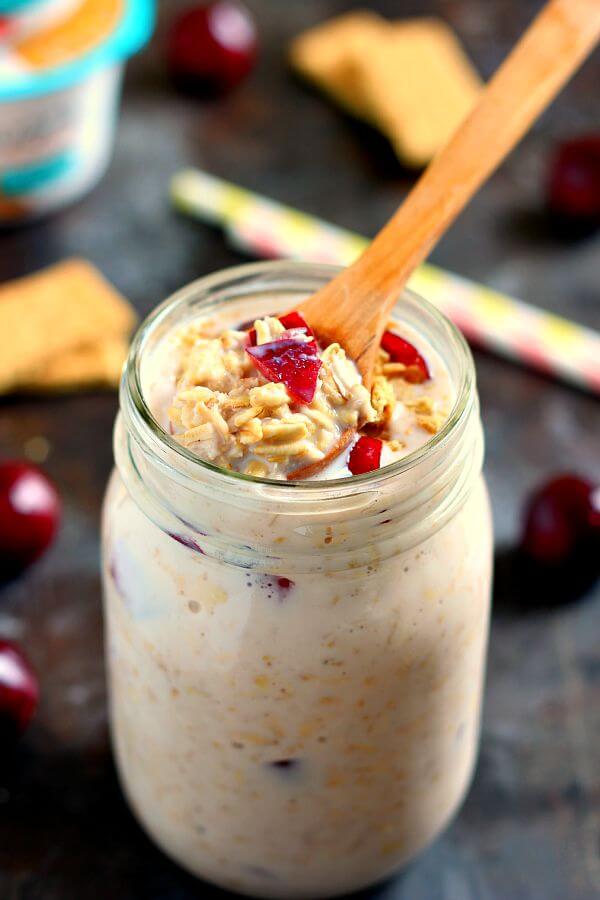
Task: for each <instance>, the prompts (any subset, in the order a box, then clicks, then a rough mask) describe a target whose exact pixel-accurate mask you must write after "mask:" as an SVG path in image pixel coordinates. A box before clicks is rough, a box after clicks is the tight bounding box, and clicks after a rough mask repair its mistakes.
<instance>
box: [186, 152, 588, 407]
mask: <svg viewBox="0 0 600 900" xmlns="http://www.w3.org/2000/svg"><path fill="white" fill-rule="evenodd" d="M171 197H172V200H173V203H174V204H175V206H176V207H177V208H178V209H179V210H181V211H182V212H185V213H188V214H190V215H192V216H195V217H196V218H199V219H202V220H203V221H205V222H210V223H212V224H214V225H218V226H220V227H222V228H224V229H225V231H226V233H227V234H228V236H229V238H230V239H231V240H232V242H233V243H234V244H235V245H236V246H237V247H239V248H240V249H242V250H243V251H244V252H248V253H250V254H251V255H254V256H259V257H267V258H290V259H299V260H305V261H309V262H326V263H335V264H337V265H344V266H345V265H349V264H350V263H351V262H353V261H354V260H355V259H356V257H357V256H358V255H359V254H360V253H361V252H362V251H363V250H364V249H365V247H366V246H367V244H368V240H367V239H366V238H364V237H361V236H359V235H357V234H353V233H352V232H351V231H346V230H345V229H343V228H337V227H336V226H334V225H330V224H328V223H327V222H324V221H323V220H321V219H317V218H314V217H313V216H309V215H306V214H305V213H302V212H299V211H298V210H295V209H290V208H289V207H287V206H284V205H282V204H280V203H276V202H274V201H273V200H268V199H266V198H265V197H261V196H260V195H258V194H254V193H252V192H251V191H247V190H244V189H243V188H240V187H237V186H236V185H233V184H230V183H229V182H227V181H223V180H222V179H220V178H215V177H214V176H213V175H207V174H206V173H204V172H200V171H198V170H196V169H186V170H184V171H182V172H179V173H178V174H176V175H175V176H174V178H173V180H172V182H171ZM409 287H410V288H412V289H413V290H414V291H416V292H417V293H419V294H421V295H422V296H423V297H426V298H427V299H428V300H429V301H430V302H431V303H433V304H435V306H437V307H438V309H440V310H441V311H442V312H443V313H444V314H445V315H446V316H448V318H449V319H451V320H452V321H453V322H454V324H455V325H456V326H457V327H458V328H460V330H461V331H462V332H463V334H464V335H465V337H466V338H467V339H468V340H470V341H471V342H472V343H474V344H476V345H477V346H480V347H484V348H486V349H488V350H492V351H494V352H495V353H497V354H498V355H499V356H502V357H504V358H506V359H510V360H515V361H517V362H519V363H522V364H525V365H527V366H529V367H531V368H533V369H537V370H538V371H540V372H543V373H544V374H546V375H552V376H554V377H556V378H560V379H562V380H564V381H568V382H570V383H571V384H575V385H577V386H579V387H583V388H585V389H587V390H589V391H592V392H595V393H597V394H600V334H598V333H597V332H595V331H592V330H591V329H589V328H584V327H583V326H582V325H576V324H575V323H574V322H570V321H569V320H568V319H564V318H562V317H561V316H556V315H554V314H552V313H549V312H545V311H544V310H540V309H537V308H535V307H533V306H529V305H528V304H527V303H523V302H522V301H520V300H515V299H514V298H512V297H507V296H506V295H504V294H501V293H499V292H498V291H494V290H492V289H491V288H487V287H485V286H484V285H481V284H477V283H476V282H474V281H470V280H469V279H467V278H462V277H461V276H459V275H454V274H453V273H451V272H447V271H445V270H444V269H440V268H438V267H437V266H432V265H430V264H429V263H426V264H424V265H421V266H420V267H419V268H418V269H417V270H416V272H415V273H414V274H413V276H412V278H411V279H410V281H409Z"/></svg>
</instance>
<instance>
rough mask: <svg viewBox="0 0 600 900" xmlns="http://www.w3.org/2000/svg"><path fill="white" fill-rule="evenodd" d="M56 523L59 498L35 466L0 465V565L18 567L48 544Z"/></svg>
mask: <svg viewBox="0 0 600 900" xmlns="http://www.w3.org/2000/svg"><path fill="white" fill-rule="evenodd" d="M59 521H60V499H59V496H58V492H57V490H56V488H55V487H54V485H53V484H52V482H51V481H50V480H49V479H48V478H47V477H46V475H44V473H43V472H42V471H40V469H38V468H36V466H32V465H31V464H30V463H27V462H20V461H18V460H10V461H7V462H4V463H0V566H1V567H2V568H3V569H5V570H11V571H12V570H13V569H18V568H22V567H24V566H26V565H29V563H32V562H33V561H34V560H35V559H37V558H38V557H39V556H41V554H42V553H43V552H44V550H45V549H46V548H47V547H48V546H49V545H50V543H51V542H52V540H53V538H54V536H55V534H56V532H57V529H58V525H59Z"/></svg>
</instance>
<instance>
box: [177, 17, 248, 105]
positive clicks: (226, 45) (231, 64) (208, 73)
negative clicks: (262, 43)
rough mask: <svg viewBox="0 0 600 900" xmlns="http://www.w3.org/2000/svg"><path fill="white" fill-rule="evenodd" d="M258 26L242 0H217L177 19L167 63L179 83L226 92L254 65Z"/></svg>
mask: <svg viewBox="0 0 600 900" xmlns="http://www.w3.org/2000/svg"><path fill="white" fill-rule="evenodd" d="M257 51H258V41H257V33H256V26H255V24H254V20H253V18H252V16H251V14H250V12H249V10H248V9H247V8H246V7H245V6H244V5H243V4H242V3H241V2H239V0H214V2H212V3H204V4H201V5H199V6H195V7H192V8H191V9H188V10H186V11H185V12H183V13H182V14H181V15H180V16H178V17H177V18H176V19H175V22H174V23H173V25H172V27H171V32H170V35H169V39H168V63H169V68H170V70H171V73H172V75H173V77H174V79H175V81H176V82H177V84H178V85H179V86H180V87H182V88H184V89H186V90H188V91H193V92H195V93H200V94H204V95H207V96H211V95H218V94H223V93H225V92H227V91H229V90H231V89H232V88H233V87H235V85H237V84H238V83H239V82H240V81H242V79H243V78H245V76H246V75H248V73H249V72H250V71H251V70H252V68H253V67H254V63H255V61H256V56H257Z"/></svg>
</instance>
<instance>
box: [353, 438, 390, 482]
mask: <svg viewBox="0 0 600 900" xmlns="http://www.w3.org/2000/svg"><path fill="white" fill-rule="evenodd" d="M382 447H383V444H382V442H381V441H380V440H379V439H378V438H372V437H361V438H359V439H358V441H357V442H356V444H355V445H354V447H353V448H352V450H351V451H350V457H349V458H348V468H349V469H350V471H351V472H352V474H353V475H363V474H364V473H365V472H373V471H374V470H375V469H378V468H379V465H380V463H381V450H382Z"/></svg>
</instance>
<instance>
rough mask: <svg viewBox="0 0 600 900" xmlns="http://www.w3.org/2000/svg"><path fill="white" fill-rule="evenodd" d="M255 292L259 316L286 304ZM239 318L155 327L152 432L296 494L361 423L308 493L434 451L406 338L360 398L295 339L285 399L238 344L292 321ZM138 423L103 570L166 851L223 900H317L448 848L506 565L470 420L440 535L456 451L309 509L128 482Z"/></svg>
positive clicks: (329, 354) (265, 343)
mask: <svg viewBox="0 0 600 900" xmlns="http://www.w3.org/2000/svg"><path fill="white" fill-rule="evenodd" d="M268 300H269V298H267V302H268ZM258 301H260V302H261V306H260V307H257V306H254V305H249V307H248V308H249V309H250V310H252V309H256V308H260V309H262V310H264V309H270V308H272V309H278V308H282V309H286V308H289V306H290V305H291V302H290V301H289V299H288V302H287V303H286V302H285V301H284V302H282V304H281V306H280V307H279V306H278V305H274V306H272V307H270V306H268V305H267V303H266V302H265V299H264V298H261V297H260V295H258ZM247 302H248V303H249V304H250V303H251V301H247ZM239 313H240V309H239V307H235V308H233V309H232V310H231V318H230V319H227V318H220V319H214V320H197V319H196V320H195V321H192V322H191V323H188V324H187V325H185V326H184V327H183V328H179V329H178V330H176V331H175V332H167V333H166V335H164V336H162V337H160V338H159V339H158V340H157V342H156V344H154V345H153V344H152V343H151V342H149V344H148V352H147V354H145V358H144V355H143V358H142V360H141V380H142V384H143V387H144V391H145V395H146V397H147V400H148V403H149V405H150V407H151V409H152V411H153V413H154V415H155V417H156V418H157V419H158V420H159V421H160V423H161V425H162V426H163V428H165V430H170V431H171V432H172V433H173V434H174V435H175V436H176V438H177V440H178V441H180V442H181V443H182V444H185V446H186V447H188V448H189V449H190V450H191V451H192V452H193V453H196V454H198V455H200V456H202V457H204V458H205V459H211V461H212V462H215V463H217V464H218V465H219V466H223V467H225V468H227V467H231V468H232V469H235V470H240V471H246V472H248V471H249V472H250V473H252V472H257V473H258V472H263V471H264V470H265V469H266V470H267V471H268V472H269V474H271V475H275V477H276V478H284V477H286V473H287V472H288V471H290V469H291V467H292V466H295V465H296V464H297V463H298V462H299V461H301V460H304V459H306V458H308V459H313V458H316V457H317V456H318V454H320V453H325V452H326V451H327V447H328V446H330V445H331V442H333V441H334V440H335V438H336V435H337V434H339V433H340V432H341V431H343V429H345V428H347V427H348V426H351V427H353V428H354V427H358V429H359V440H358V441H357V442H356V444H355V446H356V447H358V446H359V443H360V441H361V440H362V441H365V442H366V444H363V446H365V447H366V448H367V451H364V452H363V451H360V452H359V451H356V450H355V449H354V447H352V448H351V449H350V448H349V451H346V453H344V454H342V455H341V456H340V457H339V458H338V459H337V460H336V461H335V462H334V463H332V464H331V465H330V466H328V468H327V470H326V471H324V472H322V473H320V476H319V477H321V478H332V477H335V476H337V475H350V474H352V471H351V467H353V468H356V464H357V459H358V463H359V464H360V465H362V467H363V468H364V467H365V466H367V467H368V466H369V465H371V466H375V465H386V464H387V463H388V462H390V461H392V460H393V459H396V458H399V457H400V456H402V455H404V454H406V453H408V452H410V451H411V450H413V449H415V448H417V447H419V446H421V445H423V444H424V443H425V442H426V441H427V440H428V439H429V438H430V437H431V435H432V433H434V432H435V431H436V430H437V429H438V428H439V427H440V425H441V424H442V423H443V421H444V420H445V418H446V417H447V415H448V413H449V411H450V409H451V407H452V405H453V402H454V396H455V385H454V384H453V382H452V379H451V376H450V374H449V371H448V369H447V368H446V366H445V364H444V363H443V361H442V359H441V358H440V356H438V355H437V353H436V352H435V350H434V348H433V347H432V346H431V345H430V343H429V342H428V341H427V340H426V339H424V337H423V336H422V335H421V333H417V332H416V331H414V330H412V329H411V328H409V327H408V326H407V325H405V323H404V322H401V323H394V324H393V325H392V328H391V331H390V332H389V333H387V334H386V336H385V337H384V342H383V343H384V350H383V352H382V353H381V355H380V358H379V362H378V368H377V373H376V376H375V381H374V384H373V390H372V391H371V392H370V393H369V392H367V391H366V389H365V387H364V385H362V384H361V382H360V379H359V378H358V377H357V373H356V371H355V370H354V367H353V366H352V365H351V364H350V363H348V361H347V360H346V359H345V357H344V355H343V352H342V351H341V350H340V349H339V348H335V347H334V348H320V349H318V359H316V358H315V356H316V354H315V351H314V349H313V350H311V349H310V348H309V347H304V350H305V351H306V353H307V354H308V359H307V360H305V361H306V370H307V371H308V372H309V373H312V374H313V376H314V373H315V369H318V372H317V378H316V379H313V381H314V384H313V383H312V382H311V380H310V379H302V378H300V380H299V381H298V380H295V381H290V382H289V383H290V384H291V385H292V386H293V387H294V388H295V389H296V390H300V391H303V392H304V397H303V398H300V400H302V402H300V400H299V399H297V398H294V397H293V396H292V392H290V390H289V388H288V387H287V386H286V384H284V383H283V382H281V381H275V380H270V379H269V378H267V377H266V376H265V374H264V371H261V370H260V368H257V366H256V365H255V363H254V362H253V357H252V354H251V353H250V352H249V348H251V347H253V346H254V347H256V348H258V353H259V357H258V358H259V360H261V358H260V353H261V352H264V351H261V350H260V348H261V347H269V344H273V343H274V342H273V341H272V340H271V338H273V337H279V338H282V335H283V334H284V332H285V331H289V330H293V329H290V328H285V327H284V329H283V331H281V330H280V327H279V326H280V324H281V323H278V321H277V320H276V319H273V318H266V319H262V320H260V321H259V322H257V323H255V328H254V330H255V332H256V337H255V339H254V338H253V336H252V334H251V333H250V334H249V333H248V330H249V331H250V332H251V331H252V325H249V326H248V329H246V328H242V329H240V328H239V327H237V323H238V322H239V318H235V317H236V316H238V315H239ZM246 313H247V308H244V310H243V311H242V315H245V314H246ZM222 314H223V316H226V315H227V310H225V311H224V312H223V313H222ZM232 324H233V326H235V327H231V325H232ZM292 324H293V323H292ZM390 334H391V337H390V336H389V335H390ZM298 336H299V337H300V341H299V343H300V344H305V345H308V344H310V343H311V340H310V338H311V335H310V334H309V333H308V331H307V332H306V333H304V336H303V337H302V334H300V335H298ZM284 339H285V338H284ZM289 339H291V338H289ZM254 341H255V342H254ZM386 348H388V349H386ZM278 349H279V350H281V349H283V348H281V347H279V348H278ZM302 349H303V348H302V347H300V348H298V347H295V349H294V350H293V352H292V356H294V354H296V357H297V358H298V357H300V358H301V357H302V352H301V351H302ZM254 359H256V357H254ZM262 359H266V360H267V363H270V362H272V360H270V359H269V358H268V352H267V355H266V356H263V357H262ZM274 359H275V360H277V357H274ZM261 361H262V360H261ZM263 368H264V367H263ZM267 371H270V372H271V373H272V372H273V369H270V370H269V369H268V368H267ZM279 371H280V372H283V369H282V368H280V370H279ZM307 382H308V384H307ZM312 387H314V395H313V396H312V397H310V390H311V389H312ZM309 397H310V399H308V398H309ZM124 421H125V417H123V419H122V421H121V423H120V424H119V425H118V426H117V430H116V447H117V459H118V465H119V472H116V473H115V475H114V476H113V479H112V480H111V485H110V489H109V492H108V494H107V498H106V503H105V508H104V525H103V547H104V550H103V556H104V569H103V578H104V594H105V610H106V621H107V632H106V633H107V641H106V646H107V662H108V673H109V685H110V700H111V725H112V734H113V742H114V747H115V754H116V760H117V765H118V768H119V772H120V776H121V781H122V784H123V786H124V788H125V791H126V793H127V796H128V798H129V801H130V803H131V804H132V807H133V809H134V810H135V812H136V814H137V816H138V818H139V819H140V821H141V822H142V823H143V825H144V826H145V828H146V829H147V831H148V832H149V833H150V835H152V836H153V838H154V839H155V840H156V841H157V843H158V844H159V846H161V847H162V848H163V849H164V850H166V852H167V853H168V854H169V855H170V856H172V857H173V858H174V859H175V860H177V861H178V862H179V863H181V864H182V865H183V866H185V867H186V868H187V869H189V870H190V871H191V872H193V873H195V874H197V875H199V876H200V877H202V878H205V879H210V880H212V881H215V882H216V883H218V884H220V885H221V886H223V887H226V888H228V889H230V890H236V891H241V892H243V893H248V894H253V895H255V896H258V897H263V898H264V897H277V898H285V897H287V898H298V900H308V898H323V897H327V896H333V895H339V894H341V893H346V892H349V891H355V890H357V889H359V888H362V887H365V886H366V885H368V884H370V883H373V882H374V881H376V880H378V879H380V878H382V877H383V876H385V875H387V874H389V873H390V872H392V871H393V870H394V869H395V868H397V867H398V866H399V865H402V864H403V863H404V862H405V861H406V860H408V859H410V858H411V857H413V856H414V855H415V854H416V853H417V852H418V851H419V850H420V849H421V848H422V847H423V846H425V845H426V844H427V843H428V842H429V841H431V840H432V839H433V838H434V837H435V836H436V835H437V834H439V832H440V830H441V829H442V828H443V827H444V826H445V825H446V823H447V822H448V820H449V818H450V817H451V816H452V814H453V813H454V811H455V810H456V808H457V806H458V805H459V803H460V801H461V798H462V796H463V795H464V792H465V790H466V788H467V785H468V782H469V778H470V775H471V772H472V769H473V763H474V759H475V755H476V748H477V743H478V730H479V709H480V702H481V695H482V686H483V672H484V662H485V647H486V635H487V621H488V608H489V596H490V565H491V550H492V539H491V522H490V515H489V508H488V503H487V496H486V492H485V487H484V484H483V480H482V478H481V475H480V461H481V459H480V455H478V454H477V453H476V452H474V451H475V449H476V447H477V446H480V441H481V435H480V426H479V422H478V418H477V414H476V413H475V414H474V418H473V419H472V420H470V425H469V428H470V431H469V438H468V440H467V439H466V438H465V436H464V435H463V440H464V441H466V444H467V445H469V446H470V448H471V451H472V452H469V453H467V452H466V450H464V457H462V464H461V467H460V468H459V469H458V470H454V471H456V475H457V478H456V482H460V481H462V480H464V479H466V480H467V481H468V482H469V484H470V485H471V489H470V492H468V497H467V499H466V500H465V501H464V502H463V503H462V504H460V505H458V506H457V507H456V508H455V509H454V511H453V513H452V515H451V516H450V517H449V518H448V519H443V520H442V521H441V522H439V523H436V521H435V520H436V518H438V517H443V515H444V503H443V502H442V501H441V500H440V499H439V494H440V489H441V482H442V481H445V480H447V479H446V475H447V472H446V465H445V464H444V463H446V462H447V463H448V465H450V463H451V454H450V455H448V454H447V449H448V448H447V447H446V449H444V447H441V448H438V456H437V457H436V459H435V460H434V459H432V457H431V455H429V454H425V455H424V457H423V459H422V460H421V461H420V462H418V463H417V464H415V466H414V467H413V468H411V469H409V470H407V472H406V473H403V475H402V478H401V479H396V478H395V477H394V478H390V479H387V481H386V483H383V481H384V480H383V479H382V483H381V484H379V485H378V486H376V487H375V486H374V487H373V489H370V488H369V487H368V486H365V485H363V486H362V489H361V487H360V486H359V485H358V484H356V485H355V486H354V485H352V483H348V484H345V485H343V486H341V487H337V486H336V487H335V488H334V489H333V490H331V491H328V486H327V485H325V484H323V485H321V486H320V487H319V486H317V487H316V488H315V490H316V491H317V492H318V499H315V500H312V501H307V500H306V498H305V497H303V496H302V494H304V493H305V492H303V491H290V490H289V488H286V486H285V485H276V486H274V487H273V486H267V487H265V486H264V485H263V484H261V483H260V482H254V481H253V480H252V479H249V480H244V481H240V480H238V479H232V478H229V477H225V476H223V474H221V473H213V472H210V471H208V470H205V469H204V467H195V468H197V469H202V471H200V472H199V473H198V474H197V480H198V485H197V487H196V488H193V487H191V488H190V487H189V485H188V484H187V483H186V484H185V485H182V484H180V483H179V481H178V480H177V479H176V478H172V477H170V472H169V470H167V471H166V472H164V473H163V470H162V468H161V469H154V468H150V469H144V467H142V468H140V469H139V470H138V469H136V468H135V467H134V468H130V467H129V463H128V461H129V459H130V451H131V450H132V449H135V448H132V447H131V446H130V445H128V443H127V441H126V440H125V433H124V430H123V422H124ZM373 442H375V443H373ZM377 442H379V444H380V446H379V444H378V443H377ZM449 443H450V444H451V443H452V441H449ZM282 448H283V449H282ZM378 450H381V453H380V454H378V453H377V452H374V451H378ZM292 451H293V452H292ZM170 452H171V453H173V451H172V450H171V451H170ZM353 452H354V454H355V457H354V461H353V457H352V453H353ZM357 454H358V456H357ZM173 455H175V454H173ZM136 458H137V459H139V454H138V456H137V457H136ZM440 462H442V464H440ZM138 473H139V474H141V481H142V482H144V485H143V487H147V488H148V489H149V493H150V494H152V496H155V497H158V501H157V503H156V506H151V507H150V508H149V507H146V506H145V505H144V503H145V501H147V500H148V497H147V496H146V494H145V493H144V491H143V490H141V488H142V485H140V484H139V483H137V482H136V477H137V475H138ZM148 475H149V477H147V476H148ZM398 481H400V484H399V483H398ZM452 483H453V484H454V483H455V481H454V480H453V481H452ZM313 487H314V486H313ZM353 487H356V490H354V491H353V490H352V488H353ZM423 491H424V492H425V494H426V495H427V498H428V499H425V500H423ZM310 493H311V495H312V494H314V491H313V488H311V490H310ZM443 493H444V492H443V490H442V494H443ZM292 495H293V497H292ZM296 495H297V499H296ZM400 508H402V509H403V510H404V512H402V513H401V512H400ZM397 540H398V541H399V542H400V543H399V544H396V543H395V542H396V541H397ZM390 541H391V542H393V543H394V547H393V549H390ZM238 554H241V555H240V556H238ZM238 560H239V561H238Z"/></svg>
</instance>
